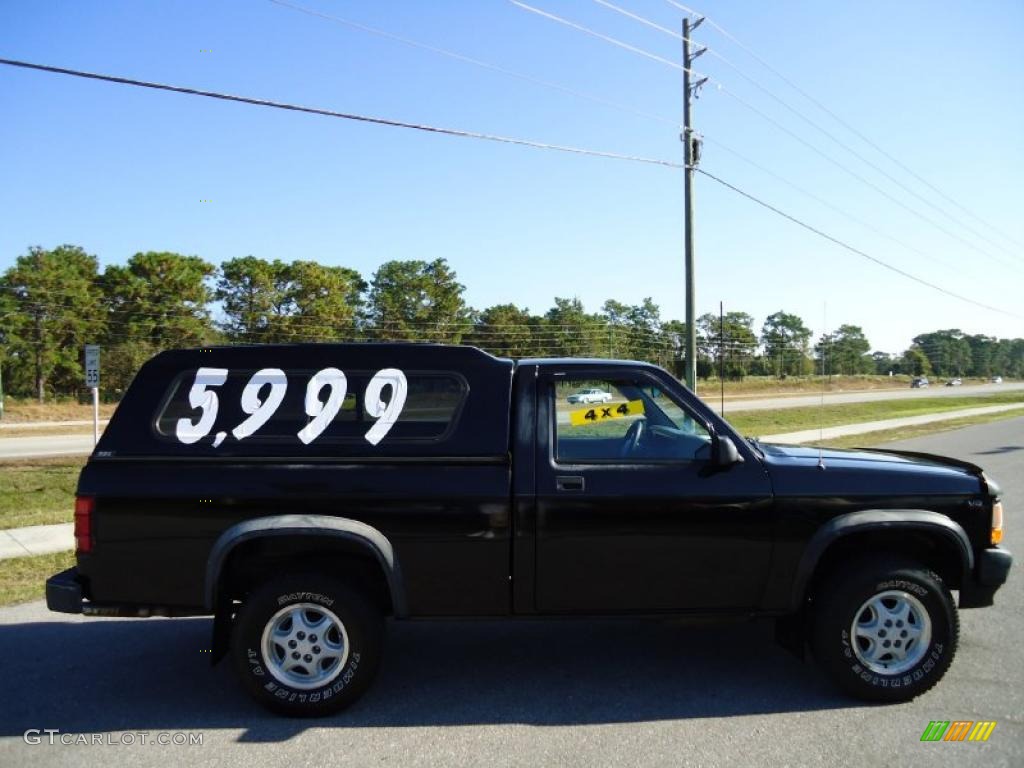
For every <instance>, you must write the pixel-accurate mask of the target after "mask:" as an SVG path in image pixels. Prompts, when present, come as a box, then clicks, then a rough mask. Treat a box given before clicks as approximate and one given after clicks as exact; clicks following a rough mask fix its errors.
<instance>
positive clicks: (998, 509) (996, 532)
mask: <svg viewBox="0 0 1024 768" xmlns="http://www.w3.org/2000/svg"><path fill="white" fill-rule="evenodd" d="M1002 540H1003V502H1001V501H997V502H996V503H995V504H993V505H992V543H993V544H998V543H999V542H1000V541H1002Z"/></svg>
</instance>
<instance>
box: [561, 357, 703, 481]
mask: <svg viewBox="0 0 1024 768" xmlns="http://www.w3.org/2000/svg"><path fill="white" fill-rule="evenodd" d="M550 397H551V398H552V405H553V406H554V407H553V411H554V414H555V424H554V436H555V459H556V460H557V461H558V462H560V463H563V464H571V463H588V462H595V463H600V462H614V463H622V462H626V463H629V462H638V463H642V462H651V461H701V460H707V459H708V458H710V455H711V452H710V445H711V437H710V435H709V434H708V431H707V429H705V427H704V425H703V424H702V423H701V422H699V421H698V420H697V419H695V418H694V417H693V416H692V415H691V414H690V413H689V412H688V411H687V410H686V409H685V408H684V407H683V406H682V405H681V404H680V403H677V402H675V401H674V400H673V399H672V398H670V397H669V395H668V394H667V393H666V392H664V391H662V390H661V389H659V388H658V387H657V386H654V385H652V383H651V382H649V381H646V380H644V379H642V378H622V379H584V378H569V377H566V378H565V379H564V380H562V379H560V380H559V381H557V382H556V383H554V384H553V385H552V386H551V389H550Z"/></svg>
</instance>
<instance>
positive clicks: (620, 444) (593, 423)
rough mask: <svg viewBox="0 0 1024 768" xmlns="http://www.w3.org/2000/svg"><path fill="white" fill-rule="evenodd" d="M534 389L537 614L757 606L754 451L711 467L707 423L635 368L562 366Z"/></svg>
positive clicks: (764, 566) (762, 533)
mask: <svg viewBox="0 0 1024 768" xmlns="http://www.w3.org/2000/svg"><path fill="white" fill-rule="evenodd" d="M538 386H539V391H538V414H537V421H538V423H537V436H538V446H537V447H538V450H537V460H536V461H537V533H536V568H537V571H536V579H537V581H536V601H537V610H538V612H540V613H593V614H610V613H659V612H685V611H701V610H709V611H710V610H719V609H725V610H736V609H745V608H752V607H754V606H756V605H757V604H758V602H759V599H760V596H761V592H762V589H763V585H764V582H765V576H766V574H767V572H768V565H769V560H770V557H771V550H772V532H773V519H772V504H771V487H770V483H769V480H768V476H767V474H766V472H765V471H764V469H763V467H762V466H761V464H760V462H759V461H758V459H757V458H756V456H755V455H754V454H753V452H752V451H751V450H749V448H748V447H747V446H745V445H743V446H738V448H739V451H740V453H741V455H742V456H743V457H744V459H745V461H744V462H743V463H739V464H734V465H732V466H730V467H727V468H722V467H716V466H715V465H713V463H712V461H711V434H710V431H711V430H712V429H714V425H713V424H709V423H708V422H706V421H705V420H704V419H702V418H700V417H699V416H698V415H697V414H696V411H695V410H694V409H693V408H691V407H690V406H689V405H688V404H687V399H688V398H689V397H691V396H690V395H689V394H688V393H687V392H686V391H685V390H683V389H682V388H681V387H679V388H672V387H670V386H669V385H668V382H665V381H662V380H661V379H660V378H657V377H655V376H654V374H653V373H652V372H649V371H646V370H644V369H639V368H638V369H632V368H628V367H625V366H609V367H607V368H589V369H575V370H573V369H570V370H565V371H559V372H552V373H550V374H546V375H542V376H541V378H540V380H539V382H538ZM594 390H597V391H598V394H596V395H595V394H594ZM584 393H585V394H584Z"/></svg>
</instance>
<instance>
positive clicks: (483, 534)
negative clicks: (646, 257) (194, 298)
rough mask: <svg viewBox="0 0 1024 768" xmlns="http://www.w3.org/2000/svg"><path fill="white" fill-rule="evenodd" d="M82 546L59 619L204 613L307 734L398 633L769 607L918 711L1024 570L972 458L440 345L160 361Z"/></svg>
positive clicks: (555, 364) (625, 365) (85, 494)
mask: <svg viewBox="0 0 1024 768" xmlns="http://www.w3.org/2000/svg"><path fill="white" fill-rule="evenodd" d="M75 536H76V541H77V567H76V568H73V569H71V570H69V571H65V572H63V573H60V574H57V575H55V576H53V577H51V578H50V580H49V581H48V582H47V590H46V597H47V604H48V606H49V608H50V609H51V610H54V611H63V612H67V613H86V614H90V615H98V616H154V615H159V616H182V615H213V617H214V620H213V652H214V658H215V660H216V659H219V658H221V657H223V656H224V655H226V654H228V653H230V655H231V656H232V657H233V660H234V663H235V666H236V667H237V670H238V673H239V675H240V677H241V680H242V681H243V684H244V685H245V687H246V688H247V689H248V690H249V691H250V692H251V694H252V695H253V696H254V697H255V698H256V699H257V700H259V701H260V702H262V703H263V704H265V705H267V706H268V707H270V708H271V709H273V710H275V711H278V712H281V713H284V714H290V715H322V714H326V713H329V712H333V711H336V710H338V709H340V708H341V707H343V706H345V705H347V704H349V703H351V702H352V701H354V700H355V699H356V698H357V697H358V696H359V695H360V694H361V693H362V692H363V691H364V690H365V689H366V688H367V686H368V685H369V683H370V681H371V679H372V677H373V674H374V672H375V670H376V668H377V666H378V663H379V661H380V658H381V649H382V645H383V628H384V618H385V617H388V616H390V617H393V618H394V619H413V618H416V619H425V618H434V617H481V618H482V617H526V618H532V619H537V618H543V617H554V616H558V617H566V616H576V617H588V616H635V617H648V618H652V617H653V618H661V617H672V618H673V619H679V618H693V619H699V620H700V621H707V620H708V619H709V618H736V617H759V616H760V617H775V618H776V619H777V623H778V630H779V632H778V635H779V637H780V639H782V640H783V641H784V643H785V644H786V645H787V646H788V647H791V648H792V649H794V650H796V651H798V652H801V653H802V652H803V649H804V648H805V647H808V646H809V647H810V649H811V650H812V651H813V652H814V655H815V656H816V658H817V660H818V661H819V663H820V664H821V665H822V666H823V668H824V669H825V670H826V671H827V672H828V673H829V674H830V675H831V676H832V677H833V678H834V679H835V680H836V682H837V683H838V684H839V685H841V686H842V687H843V688H845V689H846V690H847V691H849V692H850V693H852V694H853V695H856V696H859V697H862V698H866V699H871V700H876V701H903V700H907V699H910V698H912V697H914V696H916V695H918V694H920V693H922V692H923V691H925V690H927V689H929V688H930V687H931V686H933V685H934V684H935V683H936V682H938V680H939V679H940V678H941V677H942V675H943V674H944V673H945V671H946V669H947V668H948V667H949V665H950V663H951V662H952V660H953V655H954V653H955V651H956V647H957V640H958V634H959V620H958V615H957V602H959V607H960V608H973V607H979V606H987V605H991V604H992V602H993V595H994V593H995V592H996V590H997V589H998V588H999V586H1000V585H1001V584H1002V583H1003V582H1004V581H1005V579H1006V576H1007V573H1008V571H1009V568H1010V563H1011V556H1010V553H1009V552H1007V551H1006V550H1005V549H1002V548H1000V547H998V546H997V545H998V543H999V541H1000V540H1001V538H1002V505H1001V504H1000V502H999V488H998V486H996V484H995V483H994V482H993V481H992V480H991V479H989V478H987V477H986V476H985V475H984V473H983V472H982V471H981V470H980V469H979V468H978V467H975V466H973V465H971V464H967V463H964V462H960V461H955V460H952V459H946V458H940V457H937V456H928V455H919V454H909V453H900V452H888V453H882V452H876V451H866V450H856V451H839V450H825V451H818V450H817V449H811V448H798V447H783V446H776V445H765V444H761V443H759V442H757V441H756V440H746V439H744V438H742V437H741V436H740V435H739V434H737V433H736V432H735V431H734V430H733V429H732V428H731V427H730V426H729V425H728V424H727V423H726V422H725V421H723V420H722V419H721V418H719V417H718V416H717V415H716V414H715V413H714V412H713V411H712V410H711V409H710V408H708V407H707V406H706V405H705V404H704V403H702V402H701V401H700V400H699V399H698V398H697V397H696V396H694V394H693V393H692V392H690V391H689V390H687V389H686V388H685V387H684V386H682V385H681V384H680V383H679V382H678V381H677V380H676V379H674V378H673V377H672V376H670V375H669V374H668V373H666V372H665V371H663V370H661V369H660V368H657V367H655V366H652V365H648V364H645V363H638V362H622V361H610V360H576V359H532V360H519V361H512V360H505V359H499V358H495V357H492V356H490V355H488V354H486V353H484V352H481V351H480V350H477V349H474V348H471V347H456V346H441V345H428V344H347V345H346V344H324V345H308V344H307V345H280V346H251V347H223V348H216V347H215V348H210V349H192V350H178V351H171V352H165V353H162V354H160V355H157V356H156V357H155V358H153V359H152V360H150V361H149V362H148V363H146V365H145V366H143V368H142V369H141V370H140V372H139V374H138V376H137V377H136V379H135V381H134V383H133V384H132V385H131V387H130V388H129V390H128V392H127V394H126V395H125V397H124V399H123V400H122V402H121V404H120V405H119V406H118V409H117V412H116V413H115V414H114V417H113V419H112V420H111V422H110V424H109V426H108V427H107V429H106V431H105V432H104V434H103V436H102V438H101V440H100V442H99V444H98V445H97V447H96V450H95V451H94V453H93V454H92V456H91V457H90V458H89V461H88V463H87V464H86V466H85V468H84V469H83V470H82V474H81V478H80V480H79V483H78V490H77V498H76V502H75ZM951 590H957V591H958V597H957V598H956V599H955V598H954V596H953V594H952V592H951Z"/></svg>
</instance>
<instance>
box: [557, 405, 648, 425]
mask: <svg viewBox="0 0 1024 768" xmlns="http://www.w3.org/2000/svg"><path fill="white" fill-rule="evenodd" d="M643 415H644V401H643V400H630V401H629V402H626V403H608V404H607V405H598V406H595V407H593V408H580V409H579V410H577V411H570V412H569V421H570V422H571V423H572V425H573V426H574V427H582V426H583V425H584V424H594V423H596V422H598V421H607V420H608V419H624V418H626V417H627V416H643Z"/></svg>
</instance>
